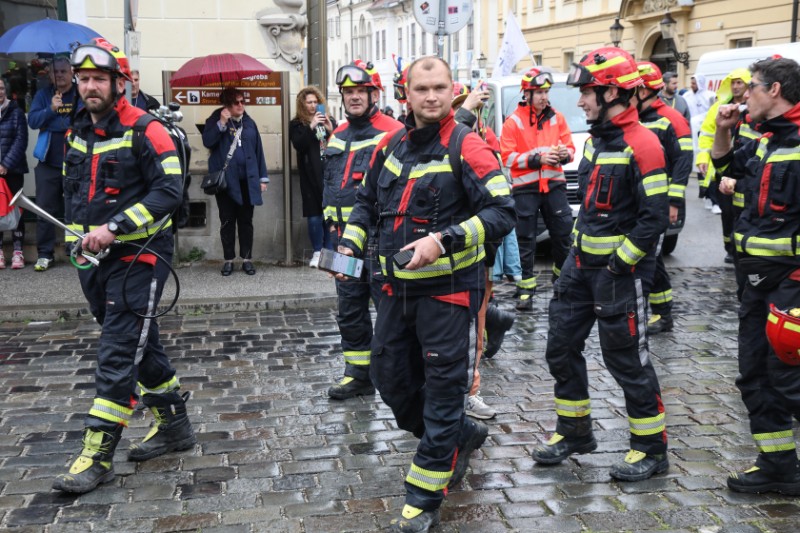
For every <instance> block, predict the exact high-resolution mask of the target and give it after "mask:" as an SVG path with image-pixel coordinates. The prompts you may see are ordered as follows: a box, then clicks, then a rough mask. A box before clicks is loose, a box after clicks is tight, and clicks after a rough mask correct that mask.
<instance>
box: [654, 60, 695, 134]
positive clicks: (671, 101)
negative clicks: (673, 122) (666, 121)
mask: <svg viewBox="0 0 800 533" xmlns="http://www.w3.org/2000/svg"><path fill="white" fill-rule="evenodd" d="M658 97H659V98H661V100H662V101H663V102H664V103H665V104H667V105H668V106H670V107H671V108H673V109H676V110H677V111H678V113H680V114H681V115H683V117H684V118H685V119H686V122H691V120H692V114H691V113H690V112H689V106H688V105H687V104H686V100H684V99H683V96H681V95H679V94H678V75H677V74H676V73H674V72H669V71H667V72H665V73H664V88H663V89H661V92H660V93H658Z"/></svg>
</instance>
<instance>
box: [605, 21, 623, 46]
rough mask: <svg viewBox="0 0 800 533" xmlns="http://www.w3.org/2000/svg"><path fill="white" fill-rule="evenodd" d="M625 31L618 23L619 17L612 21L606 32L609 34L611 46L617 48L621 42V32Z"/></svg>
mask: <svg viewBox="0 0 800 533" xmlns="http://www.w3.org/2000/svg"><path fill="white" fill-rule="evenodd" d="M624 30H625V26H623V25H622V24H620V23H619V17H617V18H616V19H614V24H612V25H611V27H610V28H608V31H609V32H610V34H611V44H613V45H614V46H615V47H617V48H618V47H619V43H621V42H622V32H623V31H624Z"/></svg>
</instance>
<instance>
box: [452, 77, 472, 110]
mask: <svg viewBox="0 0 800 533" xmlns="http://www.w3.org/2000/svg"><path fill="white" fill-rule="evenodd" d="M468 95H469V87H467V86H466V85H464V84H463V83H461V82H460V81H454V82H453V101H452V102H450V107H452V108H453V109H455V108H457V107H458V106H460V105H461V104H463V103H464V100H466V99H467V96H468Z"/></svg>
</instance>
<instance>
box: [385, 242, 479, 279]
mask: <svg viewBox="0 0 800 533" xmlns="http://www.w3.org/2000/svg"><path fill="white" fill-rule="evenodd" d="M451 257H452V260H453V263H454V266H452V265H451V264H450V259H451ZM484 257H486V252H485V251H484V249H483V246H473V247H470V248H467V249H466V250H464V251H462V252H458V253H456V254H453V255H452V256H449V255H445V256H442V257H440V258H439V259H437V260H436V261H434V262H433V263H431V264H430V265H426V266H424V267H422V268H420V269H417V270H400V269H397V268H395V270H394V276H395V277H396V278H397V279H405V280H413V279H426V278H435V277H439V276H450V275H452V274H453V273H454V272H456V271H458V270H462V269H464V268H467V267H470V266H472V265H474V264H475V263H477V262H479V261H482V260H483V259H484ZM379 260H380V264H381V271H382V272H383V274H384V275H387V274H388V271H387V269H386V256H384V255H381V256H379Z"/></svg>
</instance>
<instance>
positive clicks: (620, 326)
mask: <svg viewBox="0 0 800 533" xmlns="http://www.w3.org/2000/svg"><path fill="white" fill-rule="evenodd" d="M654 266H655V258H654V257H653V256H652V255H648V256H647V257H645V258H644V259H642V260H641V261H639V264H638V265H637V266H636V274H623V275H616V274H612V273H611V272H610V271H609V270H608V269H607V268H606V267H594V268H591V267H589V268H586V267H584V268H578V267H577V266H576V261H575V251H574V249H573V251H572V252H571V253H570V256H569V257H568V258H567V260H566V261H565V262H564V267H563V268H562V270H561V276H560V277H559V278H558V281H557V282H556V284H555V286H554V292H553V299H552V300H551V301H550V309H549V318H550V324H549V333H548V338H547V348H546V350H545V358H546V359H547V364H548V366H549V368H550V373H551V374H552V375H553V377H554V378H555V381H556V384H555V388H554V392H555V399H556V405H557V406H558V405H559V403H561V405H570V404H572V405H575V404H576V403H580V402H586V410H585V411H584V412H585V413H586V414H585V415H583V416H574V413H571V415H572V416H570V414H569V413H567V412H565V413H564V414H561V413H559V414H558V422H557V425H556V431H557V432H558V433H560V434H561V435H564V436H567V437H570V436H581V435H584V434H585V432H586V431H587V430H590V428H591V426H590V425H589V424H588V423H586V422H587V421H588V416H589V415H588V412H589V411H588V400H589V376H588V373H587V369H586V359H585V358H584V356H583V353H582V352H583V349H584V347H585V345H586V338H587V337H588V336H589V333H590V332H591V330H592V326H593V325H594V323H595V321H596V322H597V325H598V331H599V336H600V348H601V350H602V353H603V361H604V362H605V365H606V367H607V368H608V370H609V372H610V373H611V375H612V376H613V377H614V379H615V380H616V381H617V383H618V384H619V385H620V387H622V390H623V392H624V394H625V409H626V410H627V413H628V420H629V424H630V426H631V427H630V430H631V433H630V446H631V449H634V450H638V451H641V452H644V453H648V454H657V453H664V452H665V451H666V448H667V435H666V430H662V429H660V428H659V424H658V423H657V421H658V420H660V419H662V418H663V413H664V406H663V404H662V402H661V390H660V387H659V384H658V378H657V377H656V373H655V370H654V369H653V365H652V363H651V362H650V355H649V350H648V346H647V337H646V334H645V331H646V325H647V320H646V315H645V299H644V295H645V294H646V293H647V292H648V291H649V290H650V288H651V287H649V286H648V285H649V284H650V283H651V280H652V277H653V268H654ZM557 409H558V408H557ZM564 411H566V409H564Z"/></svg>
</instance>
